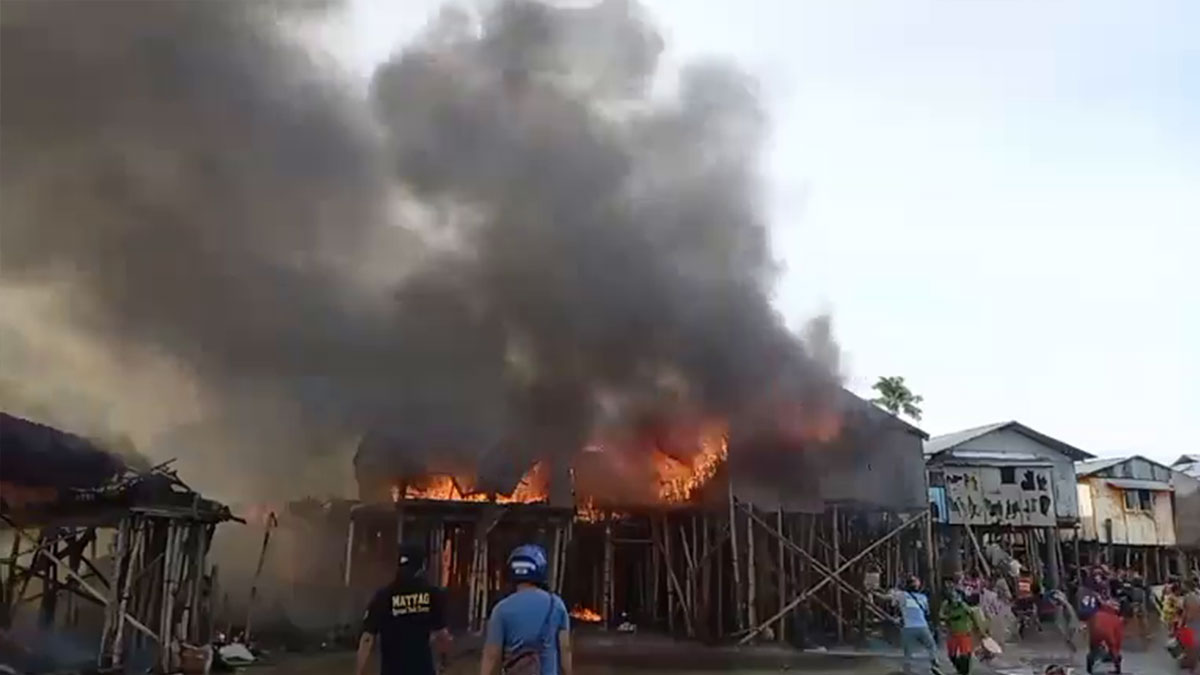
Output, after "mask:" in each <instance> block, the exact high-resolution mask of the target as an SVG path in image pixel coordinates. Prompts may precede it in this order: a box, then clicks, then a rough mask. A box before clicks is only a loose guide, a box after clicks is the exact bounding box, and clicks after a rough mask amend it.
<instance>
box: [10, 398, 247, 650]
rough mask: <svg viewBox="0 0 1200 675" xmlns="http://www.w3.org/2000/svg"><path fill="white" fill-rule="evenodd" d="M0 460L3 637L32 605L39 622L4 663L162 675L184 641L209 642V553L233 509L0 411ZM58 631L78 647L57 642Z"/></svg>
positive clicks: (165, 473) (164, 475)
mask: <svg viewBox="0 0 1200 675" xmlns="http://www.w3.org/2000/svg"><path fill="white" fill-rule="evenodd" d="M0 467H2V469H0V522H2V526H0V539H3V540H6V545H5V546H4V558H3V564H2V565H0V635H3V636H14V635H17V634H18V633H19V632H22V631H21V629H22V626H21V621H22V619H24V618H27V617H26V615H25V614H24V612H25V611H26V610H28V609H30V608H31V607H32V608H36V619H35V621H36V626H34V627H30V626H25V627H24V628H30V629H32V630H30V631H29V632H23V634H22V636H21V637H12V638H11V639H6V640H5V642H7V643H8V644H4V645H2V647H3V649H4V650H5V652H6V653H5V657H6V658H7V659H9V660H10V661H14V662H16V663H18V664H20V663H24V664H25V665H27V666H28V667H29V670H37V669H47V668H53V667H65V666H71V667H78V666H79V665H80V663H60V662H59V661H61V660H63V659H71V660H77V659H78V658H81V657H82V656H86V658H87V659H88V660H89V661H91V662H92V663H93V664H94V665H96V664H97V661H98V666H99V667H100V668H102V669H105V670H112V671H123V668H124V667H125V666H126V665H127V664H130V663H131V662H136V663H137V664H138V665H140V666H143V667H152V668H153V669H154V672H169V671H171V670H172V669H173V668H176V667H177V666H178V664H179V658H180V645H181V644H184V643H187V644H191V645H200V644H205V643H206V641H207V640H208V639H209V633H210V632H211V631H212V623H211V621H212V616H213V611H212V605H211V601H212V599H213V596H214V594H213V592H212V587H213V584H214V582H215V580H214V578H213V576H212V573H211V572H210V571H209V570H208V569H206V567H205V558H206V554H207V549H208V546H209V542H210V541H211V539H212V535H213V532H214V530H215V528H216V526H217V525H218V524H220V523H222V522H225V521H228V520H230V519H231V518H232V516H231V515H230V512H229V509H227V508H226V507H224V506H222V505H221V504H218V503H216V502H213V501H211V500H208V499H205V498H203V497H202V496H201V495H199V494H197V493H196V492H194V491H192V490H191V489H189V488H188V487H187V486H186V485H185V484H184V483H183V482H182V481H181V480H180V479H179V478H178V476H176V475H175V473H174V472H172V471H170V470H169V469H168V468H167V467H166V466H160V467H156V468H153V469H149V470H145V471H134V470H132V469H130V468H129V467H128V466H127V465H126V463H125V462H124V461H123V460H122V459H121V458H119V457H117V456H115V455H113V454H110V453H108V452H106V451H105V450H103V449H101V448H99V447H97V446H96V445H94V444H93V443H91V442H90V441H87V440H86V439H83V438H81V437H79V436H75V435H72V434H69V433H65V432H62V431H59V430H57V429H53V428H51V427H47V426H44V425H41V424H36V423H34V422H30V421H28V420H25V419H22V418H19V417H14V416H11V415H7V414H4V413H0ZM66 634H70V635H72V638H71V642H72V644H73V645H74V646H76V647H79V648H78V649H74V650H66V649H65V648H64V647H63V645H62V644H60V641H61V640H62V639H63V637H62V636H64V635H66ZM43 638H46V639H48V640H49V642H47V643H46V644H45V645H43V646H41V647H39V644H40V641H41V640H42V639H43ZM82 640H91V646H90V647H89V646H81V645H82V642H81V641H82ZM67 651H72V652H75V653H74V654H66V652H67ZM9 652H11V653H9Z"/></svg>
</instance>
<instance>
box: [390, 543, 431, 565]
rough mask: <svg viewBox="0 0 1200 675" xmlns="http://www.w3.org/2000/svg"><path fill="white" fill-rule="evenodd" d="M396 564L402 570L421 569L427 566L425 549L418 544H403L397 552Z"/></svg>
mask: <svg viewBox="0 0 1200 675" xmlns="http://www.w3.org/2000/svg"><path fill="white" fill-rule="evenodd" d="M396 565H397V566H398V567H399V568H400V569H402V570H419V569H421V568H422V567H424V566H425V549H424V548H423V547H421V546H419V545H417V544H401V545H400V546H399V550H398V551H397V552H396Z"/></svg>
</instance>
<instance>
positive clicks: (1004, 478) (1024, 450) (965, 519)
mask: <svg viewBox="0 0 1200 675" xmlns="http://www.w3.org/2000/svg"><path fill="white" fill-rule="evenodd" d="M925 457H926V465H927V469H928V475H929V502H930V505H931V508H932V509H933V511H934V516H933V518H934V520H935V522H936V525H935V529H936V532H937V537H938V541H939V544H938V548H939V550H941V551H942V552H943V556H942V573H943V574H944V575H946V576H951V575H954V574H956V573H959V572H964V571H968V570H970V571H975V572H977V573H980V574H983V575H986V576H990V575H992V574H994V573H996V572H997V569H996V568H997V567H1000V566H1007V565H1006V563H1007V562H1008V561H1011V560H1016V561H1017V562H1018V563H1020V564H1021V565H1022V566H1023V568H1025V569H1026V570H1029V571H1030V572H1032V573H1033V574H1034V575H1035V576H1037V577H1043V576H1045V577H1047V578H1048V580H1049V581H1051V582H1054V583H1058V582H1060V581H1061V576H1062V570H1063V569H1064V566H1065V564H1068V563H1074V562H1075V560H1074V555H1073V553H1072V552H1071V551H1069V550H1066V549H1065V547H1063V546H1062V539H1063V537H1062V536H1061V535H1062V534H1063V533H1064V531H1065V532H1074V530H1075V528H1076V527H1077V526H1078V524H1079V514H1080V507H1079V503H1078V499H1077V490H1076V487H1075V462H1077V461H1080V460H1086V459H1090V458H1091V457H1092V455H1091V454H1089V453H1087V452H1085V451H1084V450H1081V449H1079V448H1077V447H1075V446H1073V445H1071V444H1069V443H1065V442H1063V441H1061V440H1058V439H1056V438H1053V437H1051V436H1048V435H1046V434H1043V433H1041V432H1039V431H1036V430H1034V429H1031V428H1030V427H1028V426H1026V425H1024V424H1021V423H1020V422H1015V421H1009V422H1000V423H996V424H989V425H985V426H981V427H975V428H971V429H966V430H963V431H958V432H955V433H951V434H945V435H942V436H936V437H934V438H932V439H930V440H929V441H928V442H927V443H926V444H925Z"/></svg>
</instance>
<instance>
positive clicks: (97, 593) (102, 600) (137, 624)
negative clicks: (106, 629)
mask: <svg viewBox="0 0 1200 675" xmlns="http://www.w3.org/2000/svg"><path fill="white" fill-rule="evenodd" d="M0 520H2V521H4V522H5V523H8V525H9V527H11V528H12V530H13V532H14V533H16V535H17V536H18V537H24V538H26V539H28V540H29V541H30V543H32V544H37V543H38V541H37V540H36V539H34V538H33V537H30V536H29V535H27V534H25V532H24V531H23V530H18V529H17V528H16V526H15V525H13V523H12V521H11V520H9V519H8V518H7V517H6V516H3V515H0ZM41 554H42V555H43V556H45V557H46V559H47V560H48V561H49V562H51V563H53V564H54V565H55V566H56V567H61V568H63V569H64V571H65V573H66V574H67V576H69V577H72V578H74V579H75V581H76V583H78V584H79V586H80V587H81V588H82V589H83V590H85V591H87V592H88V593H90V594H91V595H92V597H93V598H95V599H96V601H97V602H99V603H100V604H101V605H104V606H106V607H107V606H108V599H107V598H105V597H104V594H103V593H101V592H100V591H98V590H96V589H95V588H94V587H93V586H92V585H91V584H89V583H88V582H87V581H86V580H84V578H83V577H81V576H79V575H78V574H76V573H74V572H72V571H71V570H70V568H69V567H68V566H67V564H66V563H64V562H63V561H62V560H60V559H59V558H58V556H56V555H54V554H53V553H51V552H49V551H45V550H43V551H42V552H41ZM125 620H126V621H128V622H129V623H130V625H132V626H133V627H134V628H137V629H138V630H140V631H142V632H143V633H145V634H146V635H148V636H149V637H151V638H153V639H154V640H158V636H157V635H155V634H154V631H152V630H150V629H149V628H147V627H146V626H145V625H144V624H142V622H141V621H138V620H137V619H135V618H134V617H132V616H129V615H128V614H126V615H125Z"/></svg>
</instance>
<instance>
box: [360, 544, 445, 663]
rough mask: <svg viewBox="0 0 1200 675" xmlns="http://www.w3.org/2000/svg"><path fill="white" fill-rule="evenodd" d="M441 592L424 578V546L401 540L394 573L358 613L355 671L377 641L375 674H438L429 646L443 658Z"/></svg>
mask: <svg viewBox="0 0 1200 675" xmlns="http://www.w3.org/2000/svg"><path fill="white" fill-rule="evenodd" d="M445 606H446V602H445V597H444V594H443V592H442V589H441V588H438V587H436V586H432V585H430V584H429V582H427V581H425V551H424V550H422V549H421V548H420V547H417V546H411V545H401V547H400V555H399V559H398V561H397V568H396V578H395V580H394V581H392V583H390V584H388V585H387V586H385V587H384V588H382V589H380V590H379V592H378V593H376V594H375V597H374V598H372V599H371V604H370V605H369V606H368V607H367V613H366V616H365V617H364V618H363V632H362V637H360V638H359V640H358V666H357V668H356V669H355V671H354V672H355V674H356V675H367V664H368V662H369V661H370V659H371V652H372V651H374V649H375V643H376V642H378V643H379V672H380V675H437V672H438V668H437V663H436V662H435V660H434V651H435V650H436V651H437V652H438V655H439V656H441V657H442V659H443V660H444V658H445V656H446V654H447V652H448V651H449V648H450V631H449V630H447V628H446V611H445Z"/></svg>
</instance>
